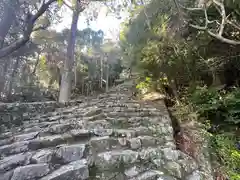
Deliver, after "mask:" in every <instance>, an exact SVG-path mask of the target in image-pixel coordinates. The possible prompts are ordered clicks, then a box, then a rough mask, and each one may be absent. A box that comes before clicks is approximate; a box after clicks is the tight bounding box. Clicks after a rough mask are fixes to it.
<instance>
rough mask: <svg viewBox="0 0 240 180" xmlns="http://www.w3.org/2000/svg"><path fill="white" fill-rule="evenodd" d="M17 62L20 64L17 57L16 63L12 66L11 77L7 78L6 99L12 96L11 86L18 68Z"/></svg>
mask: <svg viewBox="0 0 240 180" xmlns="http://www.w3.org/2000/svg"><path fill="white" fill-rule="evenodd" d="M19 62H20V57H17V59H16V61H15V62H14V65H13V71H12V73H11V76H10V78H9V84H8V88H7V90H6V92H7V97H8V98H9V97H10V96H11V94H12V93H11V92H12V86H13V79H14V77H15V76H16V74H17V69H18V66H19Z"/></svg>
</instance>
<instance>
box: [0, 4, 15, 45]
mask: <svg viewBox="0 0 240 180" xmlns="http://www.w3.org/2000/svg"><path fill="white" fill-rule="evenodd" d="M3 10H4V11H3V16H2V18H1V21H0V27H1V28H0V49H1V48H2V47H3V44H4V40H5V38H6V36H7V33H8V31H9V30H10V28H11V26H12V24H13V22H14V20H15V19H16V13H15V11H16V5H15V0H14V1H13V0H7V1H6V2H3Z"/></svg>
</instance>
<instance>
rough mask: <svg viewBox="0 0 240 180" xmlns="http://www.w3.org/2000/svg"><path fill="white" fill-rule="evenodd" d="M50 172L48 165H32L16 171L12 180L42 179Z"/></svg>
mask: <svg viewBox="0 0 240 180" xmlns="http://www.w3.org/2000/svg"><path fill="white" fill-rule="evenodd" d="M49 172H50V168H49V165H48V164H31V165H27V166H21V167H18V168H16V169H15V170H14V172H13V176H12V178H11V180H33V179H37V178H41V177H43V176H45V175H47V174H48V173H49Z"/></svg>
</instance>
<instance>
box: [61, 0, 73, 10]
mask: <svg viewBox="0 0 240 180" xmlns="http://www.w3.org/2000/svg"><path fill="white" fill-rule="evenodd" d="M63 4H64V5H66V6H67V7H68V8H69V9H71V10H73V8H72V6H70V5H69V4H67V3H66V1H63Z"/></svg>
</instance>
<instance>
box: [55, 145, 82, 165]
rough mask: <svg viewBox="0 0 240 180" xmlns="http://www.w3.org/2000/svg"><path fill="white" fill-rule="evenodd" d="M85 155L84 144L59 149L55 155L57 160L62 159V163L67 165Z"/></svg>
mask: <svg viewBox="0 0 240 180" xmlns="http://www.w3.org/2000/svg"><path fill="white" fill-rule="evenodd" d="M85 153H86V145H85V144H74V145H69V146H62V147H59V149H58V150H57V151H56V153H55V155H56V156H57V157H58V158H60V159H62V160H63V162H64V163H68V162H72V161H77V160H80V159H82V158H83V156H84V155H85Z"/></svg>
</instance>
